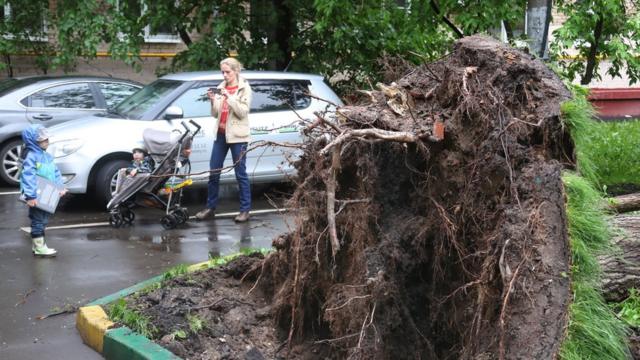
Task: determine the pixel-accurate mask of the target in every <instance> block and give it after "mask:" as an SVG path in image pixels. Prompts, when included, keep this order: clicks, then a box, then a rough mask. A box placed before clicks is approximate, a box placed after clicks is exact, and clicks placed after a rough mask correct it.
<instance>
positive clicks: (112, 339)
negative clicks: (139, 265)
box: [76, 261, 209, 360]
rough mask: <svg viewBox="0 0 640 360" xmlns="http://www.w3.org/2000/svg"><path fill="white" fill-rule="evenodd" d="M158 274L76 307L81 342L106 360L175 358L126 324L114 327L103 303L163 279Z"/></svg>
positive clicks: (197, 267)
mask: <svg viewBox="0 0 640 360" xmlns="http://www.w3.org/2000/svg"><path fill="white" fill-rule="evenodd" d="M208 267H209V261H204V262H201V263H197V264H193V265H190V266H189V267H188V268H187V271H189V272H194V271H197V270H204V269H207V268H208ZM162 278H163V276H162V275H159V276H156V277H153V278H151V279H148V280H145V281H142V282H140V283H137V284H135V285H133V286H130V287H128V288H126V289H123V290H120V291H118V292H115V293H113V294H111V295H107V296H105V297H102V298H99V299H97V300H94V301H92V302H90V303H89V304H87V306H83V307H81V308H79V309H78V313H77V315H76V328H77V329H78V332H79V333H80V337H82V341H83V342H84V343H85V344H87V345H88V346H89V347H91V348H92V349H94V350H95V351H97V352H99V353H101V354H102V356H104V358H105V359H107V360H178V359H180V358H179V357H177V356H176V355H174V354H173V353H171V352H170V351H168V350H166V349H165V348H163V347H161V346H160V345H158V344H156V343H154V342H153V341H151V340H149V339H147V338H146V337H144V336H142V335H140V334H138V333H136V332H135V331H133V330H131V329H129V328H128V327H125V326H123V327H118V328H113V327H114V326H115V325H116V324H115V323H113V322H112V321H111V320H109V317H108V316H107V314H106V312H105V311H104V309H103V308H102V306H104V305H106V304H109V303H111V302H114V301H116V300H118V299H121V298H123V297H126V296H128V295H131V294H133V293H135V292H136V291H139V290H142V289H144V288H145V287H147V286H149V285H152V284H154V283H157V282H160V281H162Z"/></svg>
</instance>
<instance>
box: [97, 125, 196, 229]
mask: <svg viewBox="0 0 640 360" xmlns="http://www.w3.org/2000/svg"><path fill="white" fill-rule="evenodd" d="M190 124H191V125H193V126H195V127H196V130H195V131H193V130H192V129H191V128H190V127H189V126H187V125H186V123H184V122H183V123H182V125H183V127H184V128H185V131H184V132H183V133H178V132H175V131H173V132H168V131H160V130H155V129H146V130H144V131H143V134H142V137H143V142H144V146H145V149H146V150H147V151H148V154H149V157H150V161H149V162H150V165H153V164H154V163H155V166H153V167H150V169H151V172H140V171H137V172H136V173H135V174H134V175H135V176H127V175H126V174H127V170H126V169H122V170H121V171H120V172H119V175H118V180H117V182H116V191H115V192H114V194H113V197H112V199H111V201H110V202H109V203H108V204H107V210H109V213H110V217H109V223H110V224H111V226H113V227H121V226H124V225H130V224H132V223H133V221H134V219H135V214H134V212H133V209H134V208H135V207H138V206H142V207H153V208H159V209H162V210H163V211H164V212H165V215H164V216H163V217H162V218H161V220H160V223H161V224H162V226H163V227H164V228H165V229H173V228H175V227H176V226H178V225H180V224H183V223H185V222H186V221H187V220H188V219H189V213H188V211H187V209H186V208H184V207H182V206H181V205H180V201H181V200H182V189H183V188H184V187H185V186H188V185H190V184H191V179H190V178H189V175H188V174H189V173H190V172H191V164H190V162H189V155H190V153H191V151H190V149H191V143H192V141H193V137H194V136H195V135H196V134H197V133H198V132H199V131H200V126H199V125H198V124H197V123H196V122H194V121H193V120H191V121H190Z"/></svg>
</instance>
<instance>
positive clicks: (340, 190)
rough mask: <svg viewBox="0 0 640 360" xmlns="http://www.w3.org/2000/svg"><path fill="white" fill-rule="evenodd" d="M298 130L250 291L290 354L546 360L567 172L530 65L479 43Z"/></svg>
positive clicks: (547, 74)
mask: <svg viewBox="0 0 640 360" xmlns="http://www.w3.org/2000/svg"><path fill="white" fill-rule="evenodd" d="M378 87H379V90H371V91H367V92H365V94H366V98H365V101H363V103H362V104H361V105H354V106H348V107H343V108H340V109H338V110H337V119H338V121H335V122H334V121H328V120H327V119H324V118H322V117H319V118H318V120H317V121H316V122H315V123H314V124H312V125H311V126H309V127H308V129H307V130H308V134H309V141H308V142H307V143H306V147H305V151H304V154H303V156H302V158H301V159H300V160H299V161H298V162H297V169H298V175H299V183H298V186H297V188H296V191H295V193H294V194H293V197H292V199H291V202H292V204H291V205H292V207H295V208H298V209H299V212H298V214H297V216H296V227H295V229H294V230H293V231H291V232H289V233H288V234H286V235H284V236H282V237H280V238H279V239H277V240H275V241H274V247H276V249H278V251H277V252H275V253H274V254H272V255H270V256H269V257H268V258H267V259H266V260H265V262H264V264H263V265H262V271H261V273H260V277H259V279H258V284H259V286H260V287H261V288H262V289H263V290H264V291H265V293H266V294H267V295H268V296H272V297H273V299H274V301H275V315H276V319H277V320H278V324H279V326H280V328H281V329H282V330H283V331H285V334H286V337H287V339H288V342H287V346H288V349H289V352H290V354H297V353H302V352H304V351H306V350H305V349H309V347H306V346H297V345H299V344H305V343H306V344H308V343H309V341H314V342H313V344H315V345H314V346H313V347H314V351H320V352H322V351H323V350H324V351H331V353H332V354H339V355H341V356H342V355H344V356H347V355H349V356H355V357H359V358H397V357H398V356H400V355H401V356H400V357H401V358H477V359H483V358H487V359H488V358H501V359H513V358H536V359H542V358H553V357H555V355H556V354H557V353H558V351H559V347H560V344H561V342H562V339H563V338H564V334H565V330H566V327H567V319H568V305H569V303H570V297H571V292H570V280H569V279H568V278H567V277H566V276H564V275H566V274H567V273H569V262H570V260H569V259H570V249H569V243H568V235H567V225H566V214H565V199H564V190H563V184H562V181H561V170H563V169H564V168H567V167H571V166H572V164H573V163H574V158H573V143H572V142H571V140H570V137H569V136H568V132H567V131H568V130H567V129H566V128H565V127H564V126H563V123H562V122H561V120H560V118H559V115H560V103H561V102H563V101H565V100H567V99H569V97H570V93H569V91H568V90H567V89H566V88H565V86H564V85H563V83H562V81H560V79H558V78H557V76H556V75H555V74H553V72H551V71H550V70H549V69H547V68H546V67H545V66H544V64H543V63H542V62H540V61H539V60H535V59H533V58H532V57H531V56H529V55H527V54H525V53H522V52H520V51H517V50H514V49H511V48H509V47H507V46H505V45H503V44H501V43H499V42H497V41H494V40H491V39H489V38H485V37H480V36H473V37H468V38H464V39H462V40H460V41H458V42H457V43H456V45H455V47H454V50H453V52H452V53H451V54H449V55H448V56H447V57H445V58H443V59H441V60H439V61H437V62H435V63H432V64H428V65H427V64H425V65H422V66H420V67H416V68H414V67H407V69H406V73H405V74H404V76H402V77H401V78H400V79H399V80H397V81H396V82H394V83H391V84H390V85H379V86H378Z"/></svg>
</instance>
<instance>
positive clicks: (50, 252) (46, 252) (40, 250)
mask: <svg viewBox="0 0 640 360" xmlns="http://www.w3.org/2000/svg"><path fill="white" fill-rule="evenodd" d="M31 241H32V246H31V251H32V252H33V255H35V256H56V254H57V253H58V252H57V251H56V249H52V248H49V247H47V244H45V242H44V237H42V236H40V237H37V238H33V239H31Z"/></svg>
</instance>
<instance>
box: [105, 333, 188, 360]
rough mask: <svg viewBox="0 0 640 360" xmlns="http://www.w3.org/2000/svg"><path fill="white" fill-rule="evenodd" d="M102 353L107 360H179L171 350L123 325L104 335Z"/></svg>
mask: <svg viewBox="0 0 640 360" xmlns="http://www.w3.org/2000/svg"><path fill="white" fill-rule="evenodd" d="M102 355H103V356H104V358H105V359H107V360H178V359H181V358H179V357H177V356H176V355H174V354H173V353H171V352H170V351H169V350H167V349H165V348H163V347H162V346H160V345H158V344H156V343H154V342H152V341H151V340H149V339H147V338H146V337H144V336H142V335H140V334H138V333H136V332H135V331H133V330H131V329H129V328H127V327H121V328H117V329H113V330H109V331H107V333H106V334H105V335H104V347H103V350H102Z"/></svg>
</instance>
